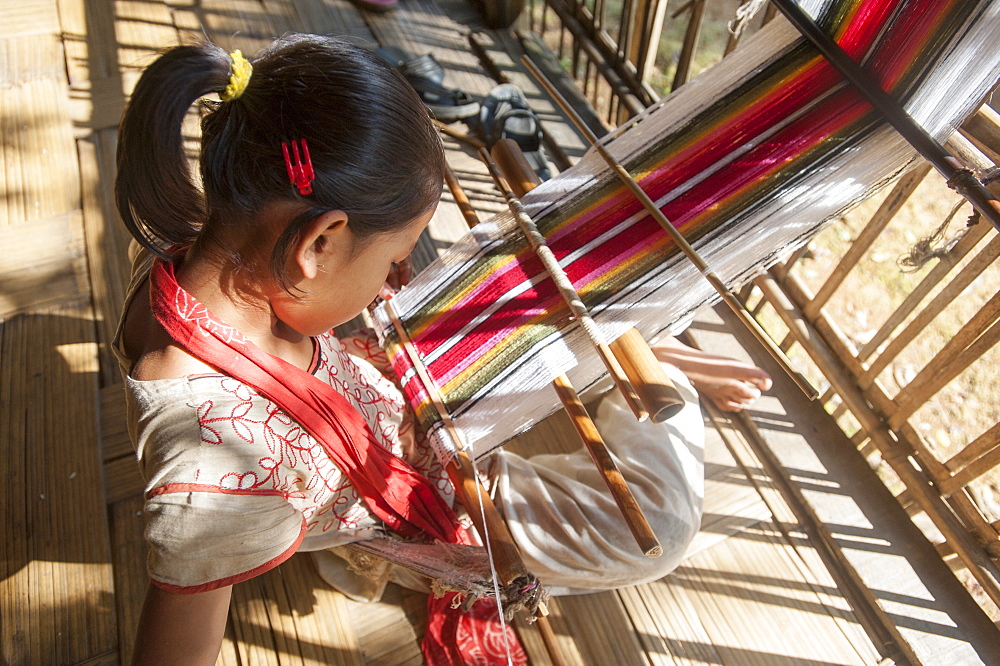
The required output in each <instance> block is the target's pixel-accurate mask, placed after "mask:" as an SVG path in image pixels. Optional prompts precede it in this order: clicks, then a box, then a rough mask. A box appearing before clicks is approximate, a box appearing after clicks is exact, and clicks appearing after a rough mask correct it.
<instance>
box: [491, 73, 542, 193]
mask: <svg viewBox="0 0 1000 666" xmlns="http://www.w3.org/2000/svg"><path fill="white" fill-rule="evenodd" d="M479 122H480V125H481V127H482V131H483V138H484V139H485V140H486V145H487V146H488V147H490V148H492V147H493V145H494V144H495V143H496V142H497V141H499V140H500V139H512V140H514V141H515V142H516V143H517V145H518V146H520V147H521V152H523V153H524V156H525V158H526V159H527V160H528V163H529V164H530V165H531V168H532V169H534V171H535V173H536V174H537V175H538V177H539V178H540V179H541V180H548V179H549V178H551V177H552V173H551V172H550V171H549V165H548V162H547V161H546V159H545V155H544V154H543V153H542V125H541V123H540V122H539V121H538V116H536V115H535V113H534V111H532V110H531V107H529V106H528V100H527V99H526V98H525V97H524V93H523V92H521V89H520V88H518V87H517V86H515V85H512V84H510V83H502V84H500V85H498V86H497V87H495V88H494V89H493V90H491V91H490V94H489V95H487V96H486V99H484V100H483V103H482V107H481V110H480V113H479Z"/></svg>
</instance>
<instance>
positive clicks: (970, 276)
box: [858, 225, 1000, 389]
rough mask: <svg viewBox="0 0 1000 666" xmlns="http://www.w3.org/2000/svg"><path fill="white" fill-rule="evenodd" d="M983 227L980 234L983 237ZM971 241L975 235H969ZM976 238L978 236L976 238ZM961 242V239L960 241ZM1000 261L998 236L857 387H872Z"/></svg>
mask: <svg viewBox="0 0 1000 666" xmlns="http://www.w3.org/2000/svg"><path fill="white" fill-rule="evenodd" d="M985 231H986V228H985V225H984V228H983V230H982V232H983V235H985ZM969 235H971V236H973V239H975V235H973V234H972V232H970V234H969ZM976 235H978V234H976ZM963 241H964V239H963ZM998 258H1000V236H997V237H994V238H992V239H990V242H989V243H988V244H987V245H986V247H984V248H983V249H982V250H981V251H980V252H979V253H978V254H977V255H976V256H975V257H973V258H972V260H971V261H969V263H967V264H966V265H965V266H964V267H963V268H962V270H961V271H959V272H958V275H956V276H955V277H953V278H952V279H951V280H950V281H949V282H948V284H946V285H945V286H944V288H943V289H941V291H939V292H938V293H937V294H936V295H935V296H934V298H932V299H931V301H930V302H929V303H928V304H927V305H925V306H924V307H923V308H922V309H921V310H920V312H919V313H917V315H916V316H915V317H914V318H913V319H912V320H911V321H910V322H909V323H908V324H907V325H906V326H905V327H904V328H903V330H902V331H900V332H899V335H897V336H896V337H895V338H893V339H892V342H890V343H889V344H888V345H887V346H886V347H885V349H883V350H882V352H881V353H880V354H879V355H878V356H877V357H876V358H875V359H874V360H873V361H872V362H871V363H870V364H869V365H868V368H867V369H866V370H865V371H864V372H863V373H861V374H860V375H859V376H858V385H859V386H860V387H861V388H862V389H867V388H869V387H870V386H872V385H873V384H874V383H875V378H876V377H878V375H879V374H881V372H882V371H883V370H884V369H885V368H886V366H888V365H889V364H890V363H892V362H893V361H894V360H895V359H896V357H897V356H898V355H899V353H900V352H902V351H903V349H904V348H905V347H906V346H907V345H908V344H910V342H911V341H913V339H914V338H916V337H917V335H919V334H920V333H921V332H922V331H923V330H924V329H925V328H926V327H927V326H928V325H929V324H930V323H931V321H933V320H934V318H935V317H937V316H938V315H939V314H940V313H941V312H942V311H943V310H944V309H945V308H946V307H948V305H950V304H951V303H953V302H954V301H955V299H956V298H958V297H959V296H960V295H961V293H962V292H963V291H965V289H966V287H968V286H969V285H970V284H972V282H973V281H974V280H975V279H976V278H978V277H979V276H980V275H981V274H982V273H983V271H984V270H986V269H987V268H988V267H989V266H990V265H992V263H993V262H994V261H996V260H997V259H998Z"/></svg>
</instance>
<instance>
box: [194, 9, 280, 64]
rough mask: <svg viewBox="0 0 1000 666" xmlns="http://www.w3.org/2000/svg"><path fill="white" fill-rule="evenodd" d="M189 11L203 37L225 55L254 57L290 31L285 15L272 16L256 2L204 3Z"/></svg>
mask: <svg viewBox="0 0 1000 666" xmlns="http://www.w3.org/2000/svg"><path fill="white" fill-rule="evenodd" d="M191 11H192V13H193V14H194V16H195V17H196V19H197V21H198V25H199V26H200V27H201V28H202V29H203V30H204V35H206V36H207V37H208V38H209V39H210V40H211V41H212V42H214V43H216V44H218V45H219V46H221V47H222V48H224V49H226V50H227V51H233V50H235V49H240V50H241V51H243V53H245V54H251V53H256V52H257V51H259V50H260V49H262V48H264V47H265V46H267V45H268V44H270V43H271V42H272V41H273V40H274V39H275V38H276V37H280V36H281V35H282V34H283V33H285V32H287V31H288V30H290V29H291V26H289V25H288V24H287V23H286V22H285V19H287V16H286V15H271V14H270V13H268V12H267V11H266V10H265V8H264V6H263V5H262V4H261V3H260V2H257V1H255V0H205V1H204V2H199V3H195V4H194V6H193V7H192V9H191Z"/></svg>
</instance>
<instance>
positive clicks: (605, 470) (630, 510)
mask: <svg viewBox="0 0 1000 666" xmlns="http://www.w3.org/2000/svg"><path fill="white" fill-rule="evenodd" d="M552 385H553V387H554V388H555V390H556V393H557V394H558V395H559V400H560V401H562V404H563V407H565V409H566V413H567V414H569V417H570V421H572V423H573V428H574V429H575V430H576V432H577V434H578V435H579V436H580V439H581V440H583V443H584V445H585V446H586V447H587V451H588V452H590V457H591V458H592V459H593V461H594V464H595V465H596V466H597V469H598V471H599V472H600V474H601V477H602V478H603V479H604V482H605V483H606V484H607V486H608V490H610V491H611V496H612V497H613V498H614V500H615V503H616V504H617V505H618V509H619V510H620V511H621V513H622V516H624V518H625V524H626V525H628V528H629V530H630V531H631V532H632V536H633V537H634V538H635V541H636V543H637V544H639V548H640V549H641V550H642V553H643V555H645V556H646V557H659V556H660V555H662V554H663V548H662V547H661V546H660V541H659V540H658V539H657V538H656V534H655V533H654V532H653V528H652V527H650V525H649V522H648V521H647V520H646V516H645V515H644V514H643V512H642V509H641V508H639V503H638V502H636V500H635V496H634V495H633V494H632V491H631V490H630V489H629V487H628V482H627V481H625V477H624V476H623V475H622V473H621V470H620V469H619V468H618V463H616V462H615V459H614V458H613V457H612V455H611V452H610V451H609V450H608V447H607V446H606V445H605V444H604V439H603V438H602V437H601V433H600V432H598V430H597V427H596V426H595V425H594V422H593V421H592V420H591V419H590V415H589V414H588V413H587V410H586V408H585V407H584V406H583V403H582V402H581V401H580V396H578V395H577V394H576V391H575V390H574V389H573V385H572V384H570V382H569V378H568V377H566V375H560V376H559V377H556V378H555V380H554V381H553V382H552Z"/></svg>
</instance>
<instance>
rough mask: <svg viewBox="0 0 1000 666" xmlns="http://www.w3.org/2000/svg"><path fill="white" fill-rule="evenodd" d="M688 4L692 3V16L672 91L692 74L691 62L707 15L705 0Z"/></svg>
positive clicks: (697, 0)
mask: <svg viewBox="0 0 1000 666" xmlns="http://www.w3.org/2000/svg"><path fill="white" fill-rule="evenodd" d="M688 4H690V5H691V16H690V18H688V24H687V29H686V30H685V31H684V44H683V46H682V47H681V55H680V57H679V58H678V60H677V69H675V70H674V80H673V83H671V85H670V90H672V91H673V90H677V89H678V88H680V87H681V86H682V85H684V84H685V83H687V81H688V78H690V76H691V63H692V62H694V53H695V51H696V50H697V48H698V38H699V37H700V36H701V24H702V20H703V19H704V17H705V0H693V2H691V3H688ZM675 16H676V14H675Z"/></svg>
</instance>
